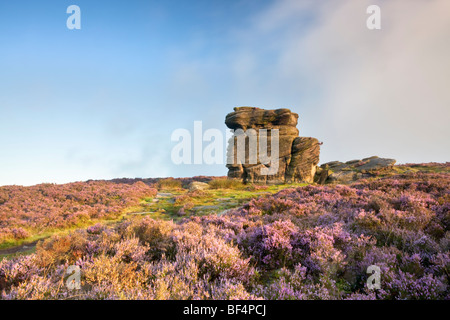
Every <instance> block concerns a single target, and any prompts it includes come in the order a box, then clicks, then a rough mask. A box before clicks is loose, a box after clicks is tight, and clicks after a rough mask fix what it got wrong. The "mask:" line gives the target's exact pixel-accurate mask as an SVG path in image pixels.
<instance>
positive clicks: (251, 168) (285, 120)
mask: <svg viewBox="0 0 450 320" xmlns="http://www.w3.org/2000/svg"><path fill="white" fill-rule="evenodd" d="M297 121H298V114H296V113H294V112H291V110H289V109H277V110H264V109H259V108H253V107H238V108H234V112H232V113H229V114H228V115H227V116H226V119H225V124H226V125H227V127H228V128H230V129H232V130H233V136H232V137H231V138H230V140H229V143H228V150H227V155H228V164H227V167H228V169H229V171H228V177H229V178H232V179H239V180H242V181H243V182H244V183H247V182H252V183H286V182H313V180H314V175H315V172H316V167H317V164H318V163H319V153H320V145H319V141H318V140H317V139H315V138H305V137H299V131H298V129H297V127H296V126H297ZM239 129H242V130H239ZM250 129H253V130H254V131H253V130H250ZM262 129H266V130H267V137H265V136H264V135H263V136H261V135H260V134H262V133H263V132H264V130H262ZM274 129H277V130H278V138H279V139H278V146H279V148H278V157H277V158H276V159H273V158H274V157H273V156H272V155H275V154H276V153H272V143H271V142H272V141H271V137H272V134H275V131H274ZM251 132H253V133H255V136H256V141H257V143H255V144H254V145H253V144H252V143H251V134H250V133H251ZM240 137H241V138H243V139H244V141H245V160H244V159H243V158H241V159H239V157H237V154H238V153H239V152H238V151H239V150H238V139H240ZM264 138H265V139H267V150H268V152H267V155H268V156H269V157H271V158H272V159H271V163H270V164H267V163H266V162H265V161H263V160H261V158H262V156H263V155H261V154H260V149H259V147H260V142H261V141H263V142H264V140H261V139H264ZM260 140H261V141H260ZM241 141H242V140H241ZM256 144H257V146H258V147H257V146H256ZM252 155H257V157H255V158H253V159H254V161H251V160H252ZM272 165H274V167H273V168H277V170H276V171H275V172H270V174H265V173H264V172H263V169H264V168H266V170H267V168H270V167H271V166H272Z"/></svg>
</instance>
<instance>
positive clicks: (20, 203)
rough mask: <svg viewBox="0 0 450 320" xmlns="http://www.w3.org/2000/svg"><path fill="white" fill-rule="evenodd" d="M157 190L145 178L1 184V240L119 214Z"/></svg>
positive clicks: (0, 241)
mask: <svg viewBox="0 0 450 320" xmlns="http://www.w3.org/2000/svg"><path fill="white" fill-rule="evenodd" d="M154 195H156V190H155V189H153V188H150V187H149V186H147V185H145V184H144V183H142V182H136V183H134V184H132V185H128V184H118V183H113V182H108V181H89V182H76V183H68V184H62V185H55V184H41V185H36V186H32V187H20V186H4V187H0V244H1V243H2V242H4V241H7V240H20V239H25V238H28V237H29V236H30V235H32V234H35V233H41V232H45V231H48V230H52V229H53V230H54V229H61V228H66V227H71V226H76V225H79V224H82V223H84V222H86V221H89V220H90V219H111V218H116V217H117V216H118V215H119V214H120V213H121V212H122V211H123V209H125V208H126V207H129V206H132V205H137V204H138V203H139V200H140V199H141V198H143V197H148V196H154Z"/></svg>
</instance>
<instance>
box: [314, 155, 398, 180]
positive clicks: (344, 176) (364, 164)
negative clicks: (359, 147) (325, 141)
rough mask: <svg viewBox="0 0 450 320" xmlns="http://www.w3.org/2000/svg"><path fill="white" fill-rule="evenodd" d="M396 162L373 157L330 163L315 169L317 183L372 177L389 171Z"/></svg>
mask: <svg viewBox="0 0 450 320" xmlns="http://www.w3.org/2000/svg"><path fill="white" fill-rule="evenodd" d="M395 162H396V160H395V159H387V158H379V157H377V156H373V157H370V158H364V159H362V160H351V161H347V162H340V161H332V162H327V163H324V164H322V165H321V166H320V167H319V168H318V169H317V174H316V176H315V178H314V181H315V182H317V183H321V184H323V183H327V182H331V183H349V182H353V181H356V180H358V179H362V178H369V177H374V176H377V175H380V174H385V173H387V172H389V171H391V170H392V169H393V167H394V164H395Z"/></svg>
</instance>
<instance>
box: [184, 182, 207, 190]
mask: <svg viewBox="0 0 450 320" xmlns="http://www.w3.org/2000/svg"><path fill="white" fill-rule="evenodd" d="M206 189H209V184H207V183H205V182H200V181H193V182H191V183H190V184H189V191H195V190H206Z"/></svg>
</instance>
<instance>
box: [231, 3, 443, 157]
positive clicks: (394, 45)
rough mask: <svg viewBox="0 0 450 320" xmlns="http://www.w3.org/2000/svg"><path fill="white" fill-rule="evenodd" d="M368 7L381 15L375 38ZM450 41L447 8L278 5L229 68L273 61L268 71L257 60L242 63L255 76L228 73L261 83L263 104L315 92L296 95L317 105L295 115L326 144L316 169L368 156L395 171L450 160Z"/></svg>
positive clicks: (248, 34) (260, 19) (258, 21)
mask: <svg viewBox="0 0 450 320" xmlns="http://www.w3.org/2000/svg"><path fill="white" fill-rule="evenodd" d="M371 4H378V5H379V6H380V7H381V14H382V29H381V30H368V29H367V28H366V19H367V17H368V14H367V13H366V8H367V6H369V5H371ZM305 18H307V19H306V20H305ZM305 21H308V22H307V23H305ZM448 39H450V2H448V1H445V0H432V1H421V0H396V1H352V0H340V1H321V2H320V4H319V3H318V1H302V2H301V3H299V1H293V0H286V1H276V2H275V3H274V5H273V6H272V7H271V8H269V9H268V10H266V11H264V12H262V13H259V14H258V15H257V16H255V17H254V20H253V26H252V27H251V28H250V29H249V30H247V31H245V32H244V33H243V34H242V35H241V36H240V39H239V41H242V43H241V45H242V47H243V49H242V51H241V52H242V55H241V57H238V58H237V59H236V60H235V63H236V66H240V65H241V64H242V61H244V62H245V61H246V60H248V59H249V57H251V56H250V55H249V54H248V52H258V53H259V55H263V54H270V53H272V54H273V56H274V58H273V64H271V65H267V63H263V62H262V61H264V60H263V59H259V58H258V56H256V57H255V58H254V60H253V61H249V62H248V61H247V62H246V64H247V65H248V66H251V67H247V68H235V69H233V70H235V76H236V79H238V80H239V83H240V84H245V83H246V82H248V83H249V84H252V83H254V79H255V78H258V79H261V75H263V74H264V75H265V79H266V80H265V81H264V83H262V84H261V87H264V88H266V90H265V91H266V92H267V93H266V96H265V99H266V101H268V102H269V101H270V102H272V101H276V99H277V98H278V99H279V101H284V100H283V96H286V95H289V94H290V95H294V96H295V93H293V92H294V91H295V90H298V91H301V90H302V88H303V89H304V88H308V90H315V91H316V92H315V93H308V92H303V93H302V94H303V95H317V97H316V98H314V99H313V101H314V103H315V104H314V105H307V103H310V101H309V100H308V101H304V102H301V101H299V104H298V105H295V106H294V108H293V109H294V110H295V111H297V110H296V109H295V107H298V106H300V107H298V109H301V110H299V111H298V112H299V113H300V120H302V114H303V113H304V114H306V115H307V119H305V120H308V121H310V122H311V121H313V123H308V124H307V126H308V128H309V129H308V133H310V132H314V134H315V135H316V136H317V137H319V138H320V139H321V140H323V141H324V142H325V144H324V146H323V148H322V157H321V158H322V161H330V160H338V159H339V160H349V159H351V158H358V157H365V156H371V155H374V154H377V155H380V156H386V157H394V158H396V159H397V160H399V162H406V161H407V162H421V161H424V162H425V161H448V160H449V156H450V153H449V152H450V151H449V150H450V140H449V139H448V138H449V134H450V129H449V128H450V126H448V124H447V122H448V119H449V118H450V111H449V110H450V90H448V84H449V83H450V59H449V58H448V57H450V41H448ZM250 71H251V72H250ZM246 79H247V80H246ZM273 88H276V89H277V91H278V96H277V93H276V92H274V91H273V90H272V91H271V90H270V89H273ZM245 89H248V90H249V91H253V92H254V91H255V89H254V86H248V87H247V88H246V87H245V86H244V87H242V86H241V87H240V90H241V91H243V90H245ZM259 93H261V89H260V90H259ZM249 94H250V93H249ZM263 95H264V94H263ZM298 96H299V99H301V96H300V95H298ZM308 99H309V98H308ZM259 106H262V107H265V106H267V105H259ZM284 107H292V106H284ZM311 127H313V128H314V129H312V130H311ZM300 132H301V134H302V123H300Z"/></svg>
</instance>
